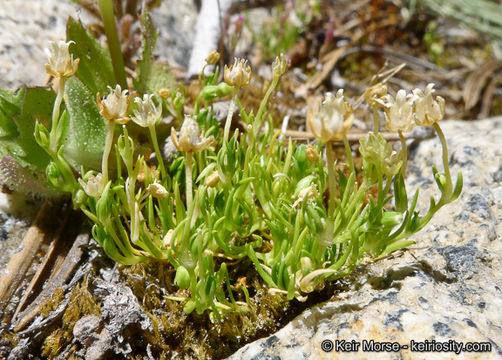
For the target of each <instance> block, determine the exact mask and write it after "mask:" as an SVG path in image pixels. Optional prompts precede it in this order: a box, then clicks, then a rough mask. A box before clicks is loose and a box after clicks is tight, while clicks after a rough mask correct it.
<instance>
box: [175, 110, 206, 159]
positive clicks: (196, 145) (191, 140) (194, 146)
mask: <svg viewBox="0 0 502 360" xmlns="http://www.w3.org/2000/svg"><path fill="white" fill-rule="evenodd" d="M171 139H172V140H173V144H174V146H176V148H177V149H178V150H180V151H183V152H200V151H202V150H204V149H206V148H208V147H210V146H211V145H213V144H214V137H213V136H210V137H208V138H206V137H204V134H203V135H200V128H199V124H198V123H197V121H196V120H195V119H194V118H193V117H192V116H190V115H185V121H183V125H181V129H180V136H179V138H178V137H177V136H176V131H175V130H174V128H171Z"/></svg>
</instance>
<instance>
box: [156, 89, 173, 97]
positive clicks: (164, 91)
mask: <svg viewBox="0 0 502 360" xmlns="http://www.w3.org/2000/svg"><path fill="white" fill-rule="evenodd" d="M157 94H159V96H160V97H161V98H162V99H167V98H169V97H171V90H169V89H159V90H157Z"/></svg>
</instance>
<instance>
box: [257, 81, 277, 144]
mask: <svg viewBox="0 0 502 360" xmlns="http://www.w3.org/2000/svg"><path fill="white" fill-rule="evenodd" d="M279 79H280V76H274V80H272V84H270V86H269V87H268V89H267V92H266V93H265V96H264V97H263V99H262V100H261V103H260V107H259V108H258V112H257V113H256V117H255V119H254V124H253V135H254V138H257V136H258V132H259V131H260V128H261V125H262V124H263V116H262V115H263V111H265V106H266V105H267V103H268V98H269V97H270V95H271V94H272V91H274V89H275V87H276V86H277V84H278V83H279Z"/></svg>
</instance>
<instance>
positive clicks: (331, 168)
mask: <svg viewBox="0 0 502 360" xmlns="http://www.w3.org/2000/svg"><path fill="white" fill-rule="evenodd" d="M326 157H327V160H328V189H329V200H328V217H330V218H331V217H332V216H333V215H334V211H335V199H336V175H335V154H334V153H333V142H332V141H328V142H326Z"/></svg>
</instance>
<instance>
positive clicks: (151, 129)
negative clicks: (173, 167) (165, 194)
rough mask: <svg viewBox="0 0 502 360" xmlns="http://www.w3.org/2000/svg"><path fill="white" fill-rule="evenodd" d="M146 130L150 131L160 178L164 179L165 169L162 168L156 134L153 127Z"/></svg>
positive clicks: (162, 161)
mask: <svg viewBox="0 0 502 360" xmlns="http://www.w3.org/2000/svg"><path fill="white" fill-rule="evenodd" d="M148 129H149V130H150V137H151V138H152V144H153V148H154V150H155V155H157V160H158V162H159V169H160V173H161V175H162V178H163V179H165V178H166V169H165V167H164V159H162V153H161V152H160V149H159V142H158V141H157V132H156V131H155V125H152V126H149V127H148Z"/></svg>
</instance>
